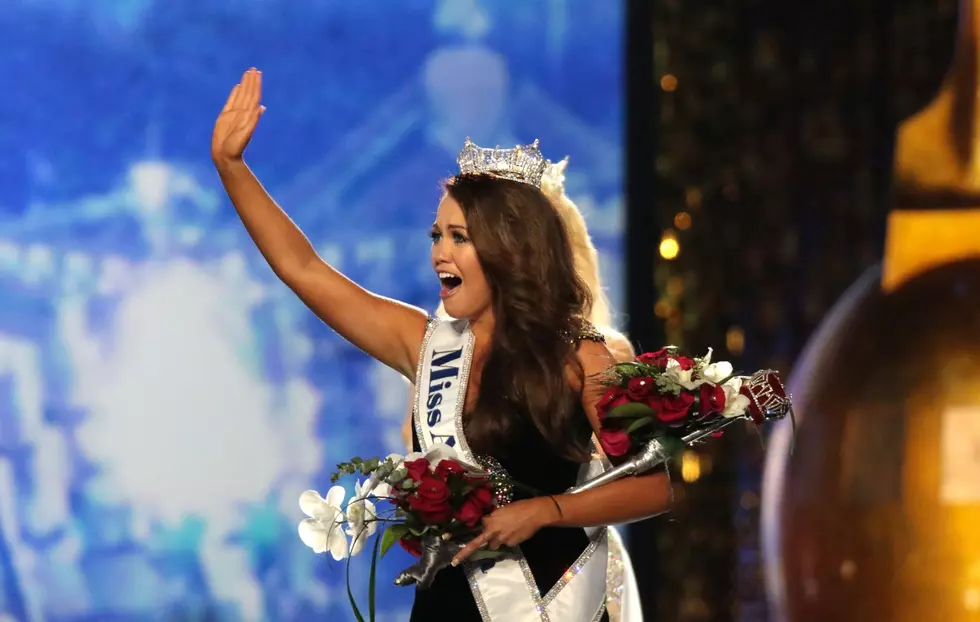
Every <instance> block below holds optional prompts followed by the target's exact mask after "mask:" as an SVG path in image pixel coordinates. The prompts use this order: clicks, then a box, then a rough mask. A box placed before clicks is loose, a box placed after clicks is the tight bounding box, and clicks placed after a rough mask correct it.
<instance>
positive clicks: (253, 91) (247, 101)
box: [241, 67, 262, 110]
mask: <svg viewBox="0 0 980 622" xmlns="http://www.w3.org/2000/svg"><path fill="white" fill-rule="evenodd" d="M242 87H243V88H244V91H245V93H244V95H243V96H242V103H241V105H242V108H244V109H246V110H252V109H253V108H257V107H258V105H259V100H260V99H261V98H262V73H261V72H260V71H259V70H258V69H256V68H255V67H252V68H251V69H249V70H248V71H247V72H245V77H243V78H242Z"/></svg>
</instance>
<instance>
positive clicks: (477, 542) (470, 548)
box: [452, 531, 490, 566]
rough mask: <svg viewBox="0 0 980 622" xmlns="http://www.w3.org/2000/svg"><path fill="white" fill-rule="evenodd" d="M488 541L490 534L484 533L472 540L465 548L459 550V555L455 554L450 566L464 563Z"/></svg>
mask: <svg viewBox="0 0 980 622" xmlns="http://www.w3.org/2000/svg"><path fill="white" fill-rule="evenodd" d="M489 541H490V534H489V533H488V532H486V531H485V532H483V533H481V534H480V535H478V536H477V537H475V538H473V539H472V540H470V541H469V543H468V544H467V545H466V546H464V547H463V548H462V549H460V551H459V553H456V557H454V558H453V561H452V565H453V566H458V565H459V564H460V563H462V562H463V561H465V560H466V558H468V557H469V556H470V555H472V554H473V553H475V552H476V551H477V550H478V549H479V548H480V547H482V546H484V545H485V544H487V543H488V542H489Z"/></svg>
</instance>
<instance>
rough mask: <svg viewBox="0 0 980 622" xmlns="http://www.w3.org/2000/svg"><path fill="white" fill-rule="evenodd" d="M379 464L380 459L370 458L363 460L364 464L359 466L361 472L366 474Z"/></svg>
mask: <svg viewBox="0 0 980 622" xmlns="http://www.w3.org/2000/svg"><path fill="white" fill-rule="evenodd" d="M379 466H381V460H379V459H377V458H371V459H370V460H365V461H364V465H363V466H362V467H361V472H362V473H364V474H365V475H367V474H368V473H371V472H373V471H374V470H375V469H377V468H378V467H379Z"/></svg>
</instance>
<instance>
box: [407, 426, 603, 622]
mask: <svg viewBox="0 0 980 622" xmlns="http://www.w3.org/2000/svg"><path fill="white" fill-rule="evenodd" d="M585 416H586V415H585V413H584V412H583V413H582V417H585ZM412 444H413V446H414V449H415V451H419V449H420V446H419V439H418V435H417V434H416V432H415V431H414V427H413V432H412ZM475 449H476V448H474V450H475ZM486 453H488V454H489V455H492V456H493V457H495V458H497V459H498V460H499V461H500V463H501V465H502V466H503V467H504V469H506V470H507V472H508V473H509V474H510V476H511V477H512V478H514V479H515V480H517V481H519V482H521V483H523V484H526V485H527V486H530V487H531V488H533V489H536V490H540V491H542V492H545V493H548V494H561V493H563V492H565V491H566V490H568V489H569V488H570V487H572V486H574V485H575V483H576V478H577V476H578V471H579V467H580V466H581V465H580V464H579V463H577V462H571V461H569V460H567V459H564V458H561V457H559V456H557V455H555V453H554V451H552V449H551V448H550V446H549V444H548V443H547V442H546V441H545V440H544V438H543V437H542V436H541V435H540V434H539V433H538V432H537V429H536V428H535V427H534V426H533V425H530V424H527V425H525V429H524V432H523V433H522V434H521V435H520V436H519V438H518V441H517V442H516V443H513V446H511V447H509V448H508V451H505V452H504V451H500V452H493V451H488V452H486ZM515 498H519V497H515ZM588 545H589V538H588V536H587V535H586V533H585V530H584V529H580V528H571V527H549V528H545V529H542V530H541V531H539V532H538V533H537V534H535V535H534V536H533V537H531V538H530V539H528V540H527V541H525V542H524V543H523V544H521V551H522V552H523V554H524V557H525V559H526V560H527V563H528V566H529V567H530V569H531V573H532V574H533V575H534V580H535V583H537V585H538V589H539V590H540V592H541V594H542V595H543V594H546V593H547V592H548V590H550V589H551V587H552V586H553V585H555V583H557V582H558V580H559V579H560V578H561V576H562V575H563V574H564V573H565V571H566V570H568V568H569V567H570V566H571V565H572V564H573V563H575V561H576V560H577V559H578V557H579V555H581V554H582V552H583V551H584V550H585V549H586V547H587V546H588ZM583 615H585V614H583ZM588 615H591V612H590V613H589V614H588ZM608 616H609V614H608V613H604V614H603V616H602V618H600V620H602V621H603V622H608V620H609V617H608ZM443 620H445V621H446V622H448V621H450V620H452V621H453V622H480V621H481V620H482V618H481V617H480V612H479V610H478V609H477V606H476V601H475V600H474V598H473V594H472V592H471V591H470V587H469V584H468V583H467V580H466V575H465V573H464V571H463V568H462V567H456V568H453V567H448V568H445V569H443V570H440V571H439V574H438V575H436V579H435V582H434V583H433V584H432V586H430V587H429V588H427V589H416V591H415V604H414V606H413V607H412V617H411V622H430V621H431V622H442V621H443ZM562 622H565V621H562ZM567 622H580V621H579V620H569V621H567ZM583 622H592V621H591V619H589V620H583Z"/></svg>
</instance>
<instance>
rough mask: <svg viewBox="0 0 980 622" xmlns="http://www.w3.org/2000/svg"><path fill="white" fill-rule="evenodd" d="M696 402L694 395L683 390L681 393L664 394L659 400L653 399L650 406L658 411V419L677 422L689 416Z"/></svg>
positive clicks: (665, 421)
mask: <svg viewBox="0 0 980 622" xmlns="http://www.w3.org/2000/svg"><path fill="white" fill-rule="evenodd" d="M693 404H694V396H693V395H691V394H690V393H686V392H683V393H681V394H680V395H676V396H675V395H664V396H661V397H660V399H659V400H651V401H650V407H651V408H653V409H654V410H655V411H657V419H660V420H661V421H663V422H664V423H677V422H679V421H681V420H683V419H684V417H686V416H687V413H688V412H689V411H690V410H691V406H692V405H693Z"/></svg>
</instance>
